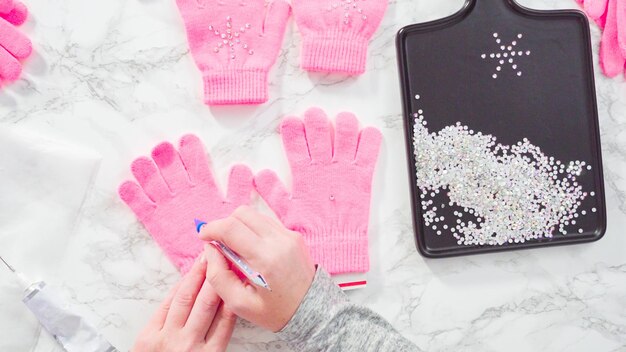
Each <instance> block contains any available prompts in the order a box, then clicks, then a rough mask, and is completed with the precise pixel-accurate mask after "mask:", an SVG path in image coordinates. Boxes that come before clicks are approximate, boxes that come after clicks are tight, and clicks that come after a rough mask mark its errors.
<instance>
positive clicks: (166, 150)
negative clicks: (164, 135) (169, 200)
mask: <svg viewBox="0 0 626 352" xmlns="http://www.w3.org/2000/svg"><path fill="white" fill-rule="evenodd" d="M152 159H154V162H155V163H156V164H157V166H158V167H159V170H160V171H161V176H163V179H164V180H165V183H167V185H168V187H169V189H170V190H171V191H172V193H174V194H177V193H180V192H181V191H182V190H185V189H188V188H189V186H190V185H191V181H189V176H188V175H187V170H186V169H185V166H184V165H183V162H182V161H181V160H180V156H179V155H178V152H177V151H176V149H174V146H173V145H172V144H171V143H169V142H163V143H161V144H159V145H158V146H156V147H155V148H154V149H153V150H152Z"/></svg>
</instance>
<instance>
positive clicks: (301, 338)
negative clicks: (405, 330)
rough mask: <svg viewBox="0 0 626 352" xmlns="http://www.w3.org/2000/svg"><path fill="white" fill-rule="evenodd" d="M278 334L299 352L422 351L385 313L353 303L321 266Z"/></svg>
mask: <svg viewBox="0 0 626 352" xmlns="http://www.w3.org/2000/svg"><path fill="white" fill-rule="evenodd" d="M278 336H279V337H280V338H281V339H282V340H284V341H285V342H287V344H289V347H291V348H292V349H293V350H294V351H298V352H309V351H310V352H318V351H334V352H351V351H355V352H366V351H381V352H386V351H394V352H397V351H419V349H418V348H417V347H416V346H415V345H413V344H412V343H411V342H409V341H408V340H407V339H405V338H404V337H402V336H401V335H400V334H399V333H398V332H397V331H396V330H395V329H394V328H393V327H392V326H391V325H390V324H389V323H388V322H387V321H386V320H385V319H383V318H382V317H381V316H379V315H378V314H376V313H374V312H373V311H371V310H369V309H367V308H364V307H360V306H357V305H355V304H352V303H350V302H349V301H348V298H347V297H346V295H345V294H344V293H343V292H342V291H341V289H340V288H339V287H338V286H337V285H336V284H335V283H334V282H333V281H332V279H331V278H330V276H329V275H328V274H327V273H326V272H325V271H324V270H323V269H321V268H319V267H318V269H317V272H316V273H315V278H314V279H313V283H312V284H311V288H309V291H308V292H307V294H306V296H305V297H304V299H303V300H302V303H300V307H298V310H297V311H296V313H295V314H294V316H293V317H292V318H291V320H290V321H289V323H287V325H286V326H285V327H284V328H283V329H282V330H281V331H279V332H278Z"/></svg>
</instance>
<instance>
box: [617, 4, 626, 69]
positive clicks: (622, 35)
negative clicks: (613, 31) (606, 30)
mask: <svg viewBox="0 0 626 352" xmlns="http://www.w3.org/2000/svg"><path fill="white" fill-rule="evenodd" d="M615 17H616V19H615V20H616V22H617V43H618V45H619V49H620V52H621V53H622V56H623V57H626V2H625V1H623V0H620V1H617V4H616V14H615Z"/></svg>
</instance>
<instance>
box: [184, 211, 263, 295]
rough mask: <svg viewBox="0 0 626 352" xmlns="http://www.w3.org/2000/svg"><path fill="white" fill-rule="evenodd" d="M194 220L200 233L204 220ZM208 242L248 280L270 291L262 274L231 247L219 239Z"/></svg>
mask: <svg viewBox="0 0 626 352" xmlns="http://www.w3.org/2000/svg"><path fill="white" fill-rule="evenodd" d="M194 222H195V224H196V231H197V232H198V233H200V230H201V229H202V226H204V225H206V222H204V221H201V220H198V219H194ZM209 243H210V244H212V245H213V246H214V247H215V248H217V250H218V251H220V253H222V255H223V256H224V257H226V259H228V261H230V262H231V263H233V265H235V266H236V267H237V269H239V271H241V272H242V273H243V274H244V275H245V276H246V277H247V278H248V280H250V282H252V283H253V284H255V285H257V286H259V287H263V288H264V289H267V290H270V291H271V290H272V289H271V288H270V286H269V285H268V284H267V281H265V279H264V278H263V275H261V274H259V272H257V271H254V270H252V268H250V265H248V263H246V262H245V261H244V260H243V259H241V257H240V256H238V255H237V253H235V252H233V250H232V249H230V248H228V247H227V246H226V245H225V244H223V243H222V242H219V241H211V242H209Z"/></svg>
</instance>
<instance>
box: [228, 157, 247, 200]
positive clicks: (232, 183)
mask: <svg viewBox="0 0 626 352" xmlns="http://www.w3.org/2000/svg"><path fill="white" fill-rule="evenodd" d="M252 179H253V176H252V171H250V168H249V167H247V166H245V165H235V166H233V168H232V169H230V176H229V177H228V192H227V195H226V199H228V200H229V201H230V202H231V203H232V204H235V205H236V206H239V205H243V204H248V203H249V202H250V194H251V193H252V184H253V183H252Z"/></svg>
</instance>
